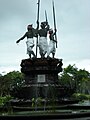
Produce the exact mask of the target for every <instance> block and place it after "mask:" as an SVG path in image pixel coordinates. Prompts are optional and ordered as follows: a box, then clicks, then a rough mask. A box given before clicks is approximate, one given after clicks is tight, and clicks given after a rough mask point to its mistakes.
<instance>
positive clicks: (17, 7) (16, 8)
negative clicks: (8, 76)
mask: <svg viewBox="0 0 90 120" xmlns="http://www.w3.org/2000/svg"><path fill="white" fill-rule="evenodd" d="M54 5H55V14H56V27H57V41H58V43H57V46H58V47H57V48H56V53H55V58H58V59H63V68H64V67H67V66H68V65H69V64H71V65H73V64H75V65H76V67H77V68H79V69H85V70H88V71H90V52H89V49H90V0H54ZM45 10H46V11H47V17H48V23H49V25H50V27H51V28H53V29H54V25H53V13H52V0H40V19H39V22H42V21H45ZM36 21H37V0H0V28H1V29H0V73H1V74H3V73H7V72H10V71H13V70H19V71H20V69H21V67H20V63H21V61H22V59H27V58H29V56H28V54H27V51H26V40H27V39H26V38H25V39H24V40H23V41H21V42H20V43H19V44H16V41H17V40H18V39H19V38H20V37H22V36H23V35H24V34H25V32H26V31H27V25H28V24H33V27H34V28H36V26H37V24H36ZM48 41H49V40H48ZM35 43H36V39H35ZM33 50H34V52H35V47H34V49H33ZM38 57H40V55H39V50H38Z"/></svg>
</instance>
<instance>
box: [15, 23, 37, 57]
mask: <svg viewBox="0 0 90 120" xmlns="http://www.w3.org/2000/svg"><path fill="white" fill-rule="evenodd" d="M27 30H28V31H27V32H26V33H25V34H24V35H23V37H21V38H20V39H19V40H17V41H16V43H19V42H20V41H21V40H23V39H24V38H25V37H27V41H26V45H27V54H28V55H29V57H30V58H31V54H32V55H33V57H34V58H36V55H35V53H34V51H33V50H32V49H33V47H34V39H33V37H36V36H37V35H36V30H37V29H34V28H33V27H32V24H31V25H28V26H27Z"/></svg>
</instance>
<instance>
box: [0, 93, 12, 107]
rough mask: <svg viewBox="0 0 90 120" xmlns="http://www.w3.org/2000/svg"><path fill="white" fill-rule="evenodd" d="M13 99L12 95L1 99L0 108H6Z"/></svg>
mask: <svg viewBox="0 0 90 120" xmlns="http://www.w3.org/2000/svg"><path fill="white" fill-rule="evenodd" d="M11 99H12V97H11V96H10V95H6V96H4V97H0V106H4V105H5V104H6V103H7V102H9V100H11Z"/></svg>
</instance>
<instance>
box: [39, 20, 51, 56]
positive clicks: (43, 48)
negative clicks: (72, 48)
mask: <svg viewBox="0 0 90 120" xmlns="http://www.w3.org/2000/svg"><path fill="white" fill-rule="evenodd" d="M48 30H49V25H48V22H41V29H39V30H38V34H39V42H38V47H39V53H40V55H41V58H44V57H45V54H46V53H47V49H48V42H47V32H48Z"/></svg>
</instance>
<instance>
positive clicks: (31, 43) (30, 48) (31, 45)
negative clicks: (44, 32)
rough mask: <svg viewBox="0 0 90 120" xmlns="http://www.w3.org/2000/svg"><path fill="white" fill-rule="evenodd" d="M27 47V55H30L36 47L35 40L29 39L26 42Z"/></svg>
mask: <svg viewBox="0 0 90 120" xmlns="http://www.w3.org/2000/svg"><path fill="white" fill-rule="evenodd" d="M26 45H27V54H30V53H31V52H32V51H33V50H32V48H33V47H34V39H33V38H28V39H27V41H26Z"/></svg>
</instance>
